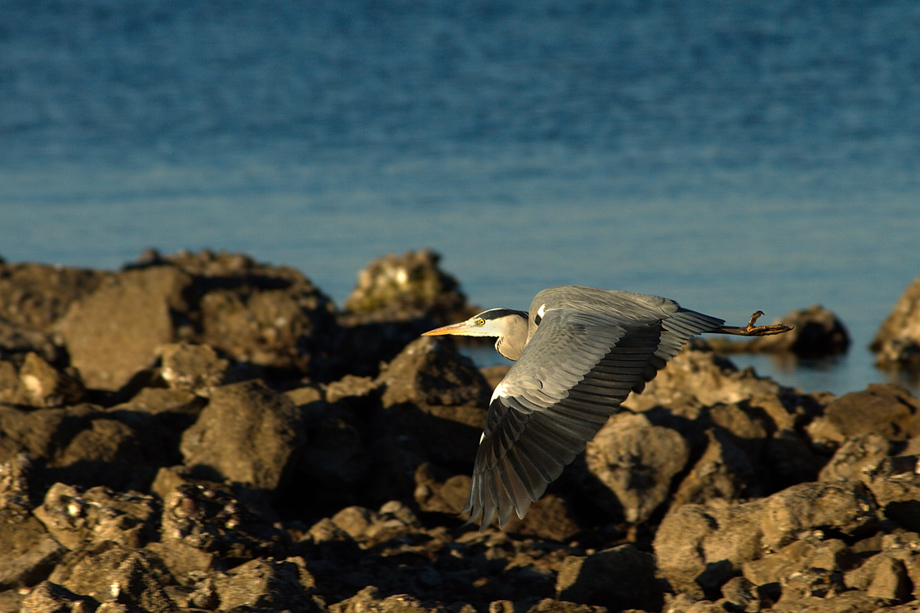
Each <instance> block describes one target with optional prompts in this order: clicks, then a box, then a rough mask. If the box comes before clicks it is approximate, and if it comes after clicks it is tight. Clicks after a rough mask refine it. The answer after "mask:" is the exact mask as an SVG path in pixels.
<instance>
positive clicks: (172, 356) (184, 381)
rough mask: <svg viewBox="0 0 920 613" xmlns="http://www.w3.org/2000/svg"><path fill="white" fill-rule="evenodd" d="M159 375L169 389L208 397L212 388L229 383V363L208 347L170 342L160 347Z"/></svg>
mask: <svg viewBox="0 0 920 613" xmlns="http://www.w3.org/2000/svg"><path fill="white" fill-rule="evenodd" d="M158 353H159V355H160V361H161V366H160V376H161V377H163V380H164V381H166V384H167V385H168V386H169V388H170V389H174V390H187V391H190V392H194V393H196V394H198V395H200V396H205V397H206V396H208V395H209V394H210V392H211V389H212V388H214V387H217V386H219V385H223V384H224V383H229V381H228V379H229V370H230V363H229V362H228V361H227V360H225V359H223V358H221V357H219V356H218V355H217V352H216V351H214V348H213V347H211V346H209V345H190V344H187V343H171V344H168V345H163V346H161V347H159V349H158Z"/></svg>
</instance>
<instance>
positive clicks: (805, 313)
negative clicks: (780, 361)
mask: <svg viewBox="0 0 920 613" xmlns="http://www.w3.org/2000/svg"><path fill="white" fill-rule="evenodd" d="M780 322H782V323H784V324H788V325H791V326H793V329H792V331H790V332H787V333H786V334H777V335H775V336H761V337H759V338H755V339H753V340H751V341H750V342H744V341H735V342H734V344H733V345H732V347H734V348H735V349H738V345H742V343H743V347H744V349H745V350H746V351H750V352H755V353H784V352H788V353H794V354H795V355H797V356H799V357H803V358H817V357H822V356H830V355H836V354H840V353H846V351H847V349H849V347H850V335H849V333H848V332H847V329H846V327H845V326H844V325H843V322H841V321H840V319H839V318H838V317H837V316H836V315H835V314H834V313H832V312H831V311H829V310H827V309H825V308H824V307H822V306H821V305H817V304H815V305H812V306H810V307H808V308H805V309H799V310H797V311H793V312H792V313H789V314H787V315H784V316H782V317H780V318H779V319H777V320H776V322H775V323H780Z"/></svg>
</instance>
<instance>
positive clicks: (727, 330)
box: [718, 311, 794, 336]
mask: <svg viewBox="0 0 920 613" xmlns="http://www.w3.org/2000/svg"><path fill="white" fill-rule="evenodd" d="M762 316H763V311H757V312H756V313H754V314H753V315H751V319H750V320H748V324H747V326H745V327H744V328H737V327H732V326H723V327H722V328H720V329H719V330H718V332H721V333H723V334H734V335H737V336H772V335H774V334H783V333H784V332H789V331H790V330H792V328H793V327H794V326H789V325H786V324H773V325H770V326H757V325H755V322H756V321H757V320H758V319H760V318H761V317H762Z"/></svg>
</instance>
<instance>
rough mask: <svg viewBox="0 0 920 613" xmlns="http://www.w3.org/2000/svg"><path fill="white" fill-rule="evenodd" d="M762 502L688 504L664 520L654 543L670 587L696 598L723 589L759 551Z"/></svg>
mask: <svg viewBox="0 0 920 613" xmlns="http://www.w3.org/2000/svg"><path fill="white" fill-rule="evenodd" d="M764 505H765V501H764V500H755V501H753V502H749V503H746V504H741V505H734V506H729V507H722V508H719V507H715V508H707V507H704V506H702V505H695V504H686V505H683V506H681V507H677V508H676V509H672V510H671V512H670V513H668V514H667V515H666V516H665V518H664V519H663V520H662V522H661V525H660V526H659V528H658V531H657V533H656V534H655V540H654V542H653V545H654V549H655V555H656V557H657V560H658V569H659V570H660V571H661V572H662V573H663V574H664V576H665V577H666V578H667V580H668V581H669V582H670V584H671V586H672V587H673V588H674V589H675V590H677V591H679V592H685V593H687V594H689V595H691V596H694V597H696V598H700V597H703V596H707V597H709V598H713V599H714V598H718V596H719V595H720V593H721V587H722V585H724V584H725V582H726V581H728V580H729V579H730V578H731V577H733V576H735V575H737V574H739V573H740V571H741V568H742V565H743V564H744V563H745V562H747V561H750V560H753V559H756V558H757V557H758V556H759V555H760V553H761V551H762V546H761V540H762V537H763V536H762V530H761V527H760V523H761V515H762V513H763V508H764Z"/></svg>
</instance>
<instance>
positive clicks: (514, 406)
mask: <svg viewBox="0 0 920 613" xmlns="http://www.w3.org/2000/svg"><path fill="white" fill-rule="evenodd" d="M525 316H526V321H525ZM753 321H754V318H752V320H751V323H750V324H749V326H748V328H747V329H741V328H731V329H728V328H724V326H723V324H724V323H725V322H724V321H723V320H721V319H718V318H716V317H710V316H709V315H703V314H702V313H697V312H695V311H690V310H687V309H684V308H682V307H680V306H679V305H678V304H677V303H676V302H674V301H673V300H668V299H666V298H660V297H658V296H648V295H644V294H633V293H630V292H622V291H614V290H602V289H595V288H590V287H579V286H563V287H555V288H550V289H546V290H543V291H541V292H540V293H539V294H537V295H536V297H535V298H534V300H533V303H532V304H531V305H530V311H529V313H527V314H525V313H522V312H519V311H510V310H507V309H492V310H490V311H486V312H484V313H481V314H480V315H477V316H475V317H473V318H472V319H470V320H469V321H468V322H462V323H460V324H454V325H452V326H444V327H443V328H438V329H437V330H432V331H431V332H428V333H426V334H466V335H473V336H498V337H499V338H498V341H497V342H496V349H498V350H499V352H500V353H501V354H502V355H505V356H506V357H509V358H511V359H515V358H517V361H516V362H515V364H514V365H513V366H512V367H511V369H510V370H509V371H508V373H507V374H506V375H505V377H504V379H502V381H501V383H499V385H498V386H497V387H496V388H495V392H494V393H493V395H492V399H491V401H490V403H489V410H488V414H487V416H486V423H485V428H484V432H483V436H482V440H481V442H480V446H479V450H478V452H477V455H476V462H475V466H474V469H473V477H472V485H471V487H470V494H469V498H468V499H467V503H466V507H465V508H464V512H468V513H470V521H473V520H475V518H476V517H478V516H479V515H480V514H481V515H482V526H483V527H485V526H487V525H489V524H491V523H492V521H493V520H494V519H495V518H496V517H497V518H498V523H499V526H502V527H503V526H504V525H505V524H506V523H507V522H508V520H509V519H510V518H511V514H512V512H516V513H517V515H518V517H521V518H523V517H524V514H525V513H526V512H527V510H528V508H529V507H530V505H531V503H532V502H534V501H536V500H537V499H539V498H540V496H542V495H543V493H544V492H545V490H546V487H547V485H548V484H549V483H551V482H552V481H554V480H555V479H556V478H558V477H559V475H560V474H561V473H562V469H563V468H564V467H565V465H567V464H569V463H570V462H571V461H572V460H573V459H574V458H575V456H576V455H577V454H579V453H581V452H582V451H583V450H584V449H585V445H586V444H587V442H588V441H589V440H591V439H592V438H594V435H595V434H596V433H597V431H598V430H599V429H600V428H601V426H603V425H604V423H606V421H607V419H608V418H609V417H610V415H612V414H613V413H614V412H615V411H616V410H617V409H618V408H619V406H620V404H621V403H622V402H623V401H624V400H625V399H626V397H627V396H628V395H629V393H630V392H631V391H636V392H639V391H642V389H643V388H644V386H645V383H646V382H647V381H650V380H651V379H652V378H653V377H654V376H655V374H656V373H657V372H658V370H659V369H661V368H663V367H664V366H665V364H666V363H667V361H668V360H670V359H671V358H673V357H674V356H675V355H677V353H678V352H679V351H680V349H681V348H682V347H683V346H684V345H685V344H686V343H687V341H688V340H690V339H691V338H692V337H694V336H696V335H697V334H700V333H703V332H720V331H721V332H726V333H731V334H745V333H748V334H754V333H753V332H750V330H751V329H752V326H753ZM525 323H526V325H525ZM756 329H757V330H766V328H756ZM785 329H788V328H786V327H783V330H782V331H785ZM732 330H734V332H733V331H732ZM743 330H747V332H744V331H743ZM763 333H769V334H773V333H778V331H777V332H763ZM503 348H504V350H503Z"/></svg>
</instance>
